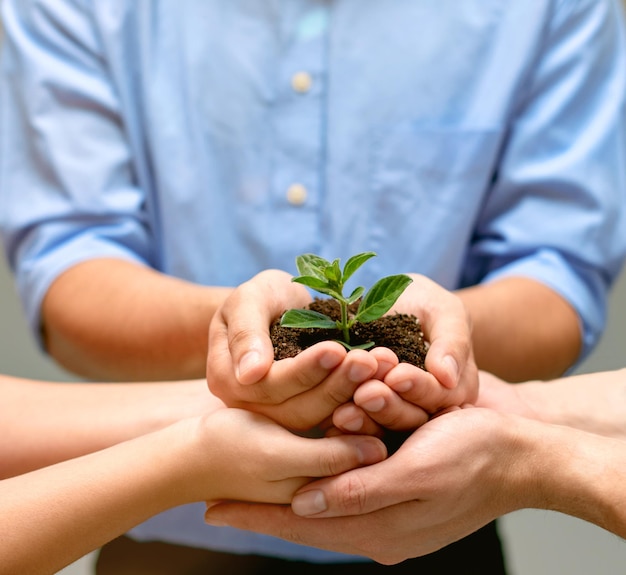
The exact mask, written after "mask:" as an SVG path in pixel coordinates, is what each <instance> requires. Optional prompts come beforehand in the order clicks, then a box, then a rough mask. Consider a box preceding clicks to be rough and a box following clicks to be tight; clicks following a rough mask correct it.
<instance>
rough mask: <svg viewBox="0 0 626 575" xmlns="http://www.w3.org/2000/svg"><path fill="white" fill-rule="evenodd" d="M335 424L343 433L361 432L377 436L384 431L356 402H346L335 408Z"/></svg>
mask: <svg viewBox="0 0 626 575" xmlns="http://www.w3.org/2000/svg"><path fill="white" fill-rule="evenodd" d="M333 424H334V425H335V428H336V429H337V430H339V431H338V432H341V433H361V434H364V435H375V436H377V437H380V436H381V435H382V433H383V429H382V428H381V426H380V425H378V423H376V422H375V421H374V420H373V419H372V418H371V417H369V415H367V413H365V411H363V410H362V409H361V408H360V407H357V406H356V405H355V404H354V403H345V404H343V405H340V406H339V407H338V408H337V409H335V411H334V413H333Z"/></svg>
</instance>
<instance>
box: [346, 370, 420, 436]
mask: <svg viewBox="0 0 626 575" xmlns="http://www.w3.org/2000/svg"><path fill="white" fill-rule="evenodd" d="M354 403H355V405H356V406H358V407H360V408H361V409H362V410H363V411H364V412H365V413H366V414H367V415H368V416H369V418H371V419H372V420H374V421H375V422H376V423H378V424H379V425H381V426H382V427H384V428H386V429H390V430H393V431H407V430H413V429H416V428H417V427H420V426H421V425H423V424H424V423H426V422H427V421H428V417H429V414H428V413H427V412H426V411H425V410H424V409H422V408H421V407H420V406H419V405H416V404H415V403H412V402H409V401H405V400H404V399H403V398H402V397H400V396H399V395H398V394H397V393H395V392H394V391H393V390H392V389H391V388H390V387H389V386H388V385H386V384H384V383H382V382H379V381H376V380H374V381H369V382H367V383H365V384H363V385H361V386H360V387H359V388H358V389H357V390H356V392H355V394H354Z"/></svg>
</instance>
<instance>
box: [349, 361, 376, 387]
mask: <svg viewBox="0 0 626 575" xmlns="http://www.w3.org/2000/svg"><path fill="white" fill-rule="evenodd" d="M371 374H372V370H371V369H370V368H369V367H368V366H367V365H360V364H357V365H353V366H352V367H351V368H350V371H349V372H348V378H349V379H350V381H353V382H355V383H358V382H360V381H365V380H366V379H367V378H368V377H370V375H371Z"/></svg>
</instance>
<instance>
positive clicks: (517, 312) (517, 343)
mask: <svg viewBox="0 0 626 575" xmlns="http://www.w3.org/2000/svg"><path fill="white" fill-rule="evenodd" d="M456 294H457V295H458V296H459V297H460V298H461V300H462V301H463V303H464V304H465V306H466V308H467V310H468V312H469V315H470V317H471V320H472V324H473V336H472V337H473V345H474V356H475V358H476V363H477V364H478V367H479V368H480V369H484V370H486V371H490V372H491V373H495V374H496V375H498V376H499V377H502V378H503V379H505V380H507V381H510V382H518V381H527V380H529V379H550V378H554V377H558V376H560V375H561V374H563V373H564V372H565V370H567V369H568V368H569V367H571V366H572V365H573V363H574V362H575V361H576V359H577V358H578V355H579V353H580V350H581V345H582V343H581V331H580V326H579V320H578V316H577V314H576V312H575V311H574V309H573V308H572V307H571V306H570V305H569V303H567V302H566V301H565V300H564V299H563V298H562V297H561V296H560V295H559V294H557V293H556V292H555V291H553V290H552V289H550V288H549V287H547V286H545V285H543V284H541V283H539V282H537V281H535V280H532V279H528V278H522V277H514V278H506V279H502V280H498V281H494V282H492V283H488V284H481V285H479V286H475V287H471V288H466V289H463V290H459V291H457V292H456Z"/></svg>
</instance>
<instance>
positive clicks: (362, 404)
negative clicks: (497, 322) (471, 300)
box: [333, 274, 478, 433]
mask: <svg viewBox="0 0 626 575" xmlns="http://www.w3.org/2000/svg"><path fill="white" fill-rule="evenodd" d="M409 275H410V276H411V277H412V278H413V283H412V284H411V285H410V286H409V287H408V288H407V289H406V290H405V292H404V293H403V294H402V296H401V297H400V298H399V299H398V302H397V303H396V305H395V306H394V307H393V308H392V311H397V312H400V313H412V314H414V315H416V316H417V317H418V318H419V319H420V321H421V324H422V329H423V331H424V334H425V337H426V340H427V341H429V343H430V346H429V349H428V352H427V354H426V361H425V366H426V371H424V370H422V369H419V368H417V367H416V366H414V365H411V364H408V363H404V362H403V363H400V364H398V365H397V366H394V367H393V368H391V369H389V371H387V372H386V373H385V374H384V378H379V379H384V384H382V383H380V382H379V381H370V382H367V383H366V384H364V385H362V386H360V387H359V388H358V389H357V390H356V392H355V395H354V401H353V403H350V404H347V405H345V406H341V407H339V408H338V409H337V410H336V411H335V413H334V415H333V424H334V425H335V426H336V427H337V428H339V429H341V430H342V431H345V432H359V433H372V432H373V430H374V429H377V428H378V429H380V428H381V427H384V428H387V429H393V430H395V431H405V430H413V429H415V428H417V427H419V426H420V425H423V424H424V423H425V422H426V421H428V419H429V418H430V417H431V416H432V415H434V414H436V413H438V412H440V411H441V410H444V409H447V408H449V407H453V406H459V405H463V404H465V403H474V402H475V401H476V399H477V395H478V368H477V367H476V362H475V361H474V356H473V353H472V340H471V335H472V334H471V323H470V320H469V316H468V314H467V312H466V310H465V307H464V305H463V303H462V302H461V300H460V299H459V298H458V297H457V296H456V295H454V294H453V293H451V292H449V291H447V290H445V289H444V288H442V287H441V286H439V285H438V284H436V283H435V282H433V281H431V280H429V279H428V278H426V277H424V276H420V275H416V274H409Z"/></svg>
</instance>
